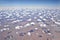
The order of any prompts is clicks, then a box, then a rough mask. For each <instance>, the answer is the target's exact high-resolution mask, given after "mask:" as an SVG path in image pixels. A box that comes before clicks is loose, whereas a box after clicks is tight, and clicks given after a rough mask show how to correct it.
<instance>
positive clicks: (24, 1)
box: [0, 0, 60, 6]
mask: <svg viewBox="0 0 60 40" xmlns="http://www.w3.org/2000/svg"><path fill="white" fill-rule="evenodd" d="M22 5H30V6H32V5H35V6H36V5H39V6H40V5H48V6H57V5H60V0H0V6H22Z"/></svg>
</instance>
